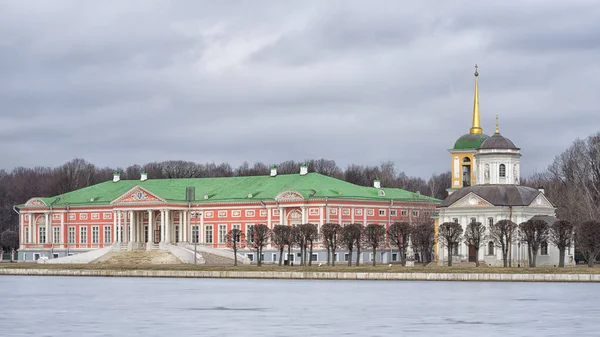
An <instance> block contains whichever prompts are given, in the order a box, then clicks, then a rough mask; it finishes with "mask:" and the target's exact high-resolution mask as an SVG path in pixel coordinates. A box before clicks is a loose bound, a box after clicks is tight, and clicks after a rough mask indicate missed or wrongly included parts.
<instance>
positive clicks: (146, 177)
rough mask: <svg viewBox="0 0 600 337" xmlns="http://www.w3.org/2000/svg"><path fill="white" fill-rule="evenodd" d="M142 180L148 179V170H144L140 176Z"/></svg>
mask: <svg viewBox="0 0 600 337" xmlns="http://www.w3.org/2000/svg"><path fill="white" fill-rule="evenodd" d="M140 180H141V181H145V180H148V173H146V171H142V176H141V177H140Z"/></svg>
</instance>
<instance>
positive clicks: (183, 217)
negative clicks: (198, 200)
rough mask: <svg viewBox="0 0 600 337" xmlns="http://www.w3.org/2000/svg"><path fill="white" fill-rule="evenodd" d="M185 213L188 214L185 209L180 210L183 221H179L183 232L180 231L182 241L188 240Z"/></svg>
mask: <svg viewBox="0 0 600 337" xmlns="http://www.w3.org/2000/svg"><path fill="white" fill-rule="evenodd" d="M187 214H188V212H187V211H183V212H181V216H182V218H181V219H182V220H183V221H182V222H181V223H182V225H181V228H180V230H181V231H182V232H183V233H182V241H183V242H188V238H187V225H188V220H187Z"/></svg>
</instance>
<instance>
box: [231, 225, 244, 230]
mask: <svg viewBox="0 0 600 337" xmlns="http://www.w3.org/2000/svg"><path fill="white" fill-rule="evenodd" d="M241 227H242V225H240V224H239V223H236V224H233V225H231V229H237V230H241Z"/></svg>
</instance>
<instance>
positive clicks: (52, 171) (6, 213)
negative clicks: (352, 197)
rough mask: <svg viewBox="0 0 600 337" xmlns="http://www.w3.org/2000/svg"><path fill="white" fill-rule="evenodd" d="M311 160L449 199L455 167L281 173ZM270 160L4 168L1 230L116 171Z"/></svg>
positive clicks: (184, 173) (201, 171) (349, 175)
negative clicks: (49, 200)
mask: <svg viewBox="0 0 600 337" xmlns="http://www.w3.org/2000/svg"><path fill="white" fill-rule="evenodd" d="M302 163H306V164H307V165H308V171H309V172H318V173H321V174H324V175H327V176H330V177H334V178H338V179H341V180H345V181H348V182H351V183H354V184H357V185H362V186H372V184H373V180H374V179H375V178H379V179H380V180H381V186H383V187H392V188H402V189H406V190H409V191H413V192H420V193H421V194H423V195H428V196H432V197H436V198H439V199H444V198H445V197H446V196H447V192H446V189H447V188H449V187H450V172H445V173H441V174H433V175H432V176H431V177H430V178H429V179H428V180H424V179H422V178H419V177H410V176H408V175H406V174H405V173H404V172H399V171H397V170H396V168H395V166H394V163H392V162H384V163H382V164H381V165H379V166H363V165H354V164H353V165H349V166H348V167H347V168H346V169H345V170H344V169H341V168H340V167H339V166H338V165H337V164H336V162H335V161H334V160H328V159H317V160H308V161H302V162H300V161H293V160H289V161H284V162H282V163H279V164H278V165H277V172H278V174H294V173H299V170H300V165H301V164H302ZM270 169H271V168H270V165H266V164H264V163H255V164H253V165H250V164H249V163H247V162H245V163H243V164H241V165H240V166H238V167H235V168H234V167H233V166H231V165H230V164H227V163H221V164H215V163H206V164H201V163H195V162H191V161H179V160H176V161H163V162H153V163H149V164H145V165H132V166H129V167H127V168H110V167H98V166H96V165H94V164H92V163H89V162H87V161H85V160H83V159H79V158H76V159H73V160H71V161H69V162H67V163H65V164H63V165H61V166H59V167H54V168H51V167H34V168H26V167H18V168H15V169H14V170H12V171H11V172H6V171H4V170H0V205H1V207H0V232H2V231H3V230H5V229H12V230H17V229H18V217H17V213H16V212H15V211H14V210H13V206H14V205H17V204H21V203H24V202H26V201H27V200H29V199H30V198H32V197H50V196H55V195H59V194H63V193H67V192H70V191H74V190H77V189H80V188H84V187H87V186H90V185H94V184H97V183H100V182H104V181H109V180H112V177H113V173H114V172H115V171H118V172H120V174H121V179H132V180H135V179H140V172H142V171H146V173H147V174H148V178H149V179H166V178H207V177H234V176H254V175H269V174H270Z"/></svg>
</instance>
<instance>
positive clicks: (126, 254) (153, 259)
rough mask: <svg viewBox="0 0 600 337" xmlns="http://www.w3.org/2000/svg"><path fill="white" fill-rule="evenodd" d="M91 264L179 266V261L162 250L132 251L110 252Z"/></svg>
mask: <svg viewBox="0 0 600 337" xmlns="http://www.w3.org/2000/svg"><path fill="white" fill-rule="evenodd" d="M91 263H92V264H112V265H144V264H181V260H179V259H178V258H177V257H175V256H174V255H173V254H171V253H169V252H166V251H162V250H149V251H146V250H132V251H112V252H110V253H108V254H106V255H104V256H102V257H100V258H98V259H96V260H94V261H92V262H91Z"/></svg>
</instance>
